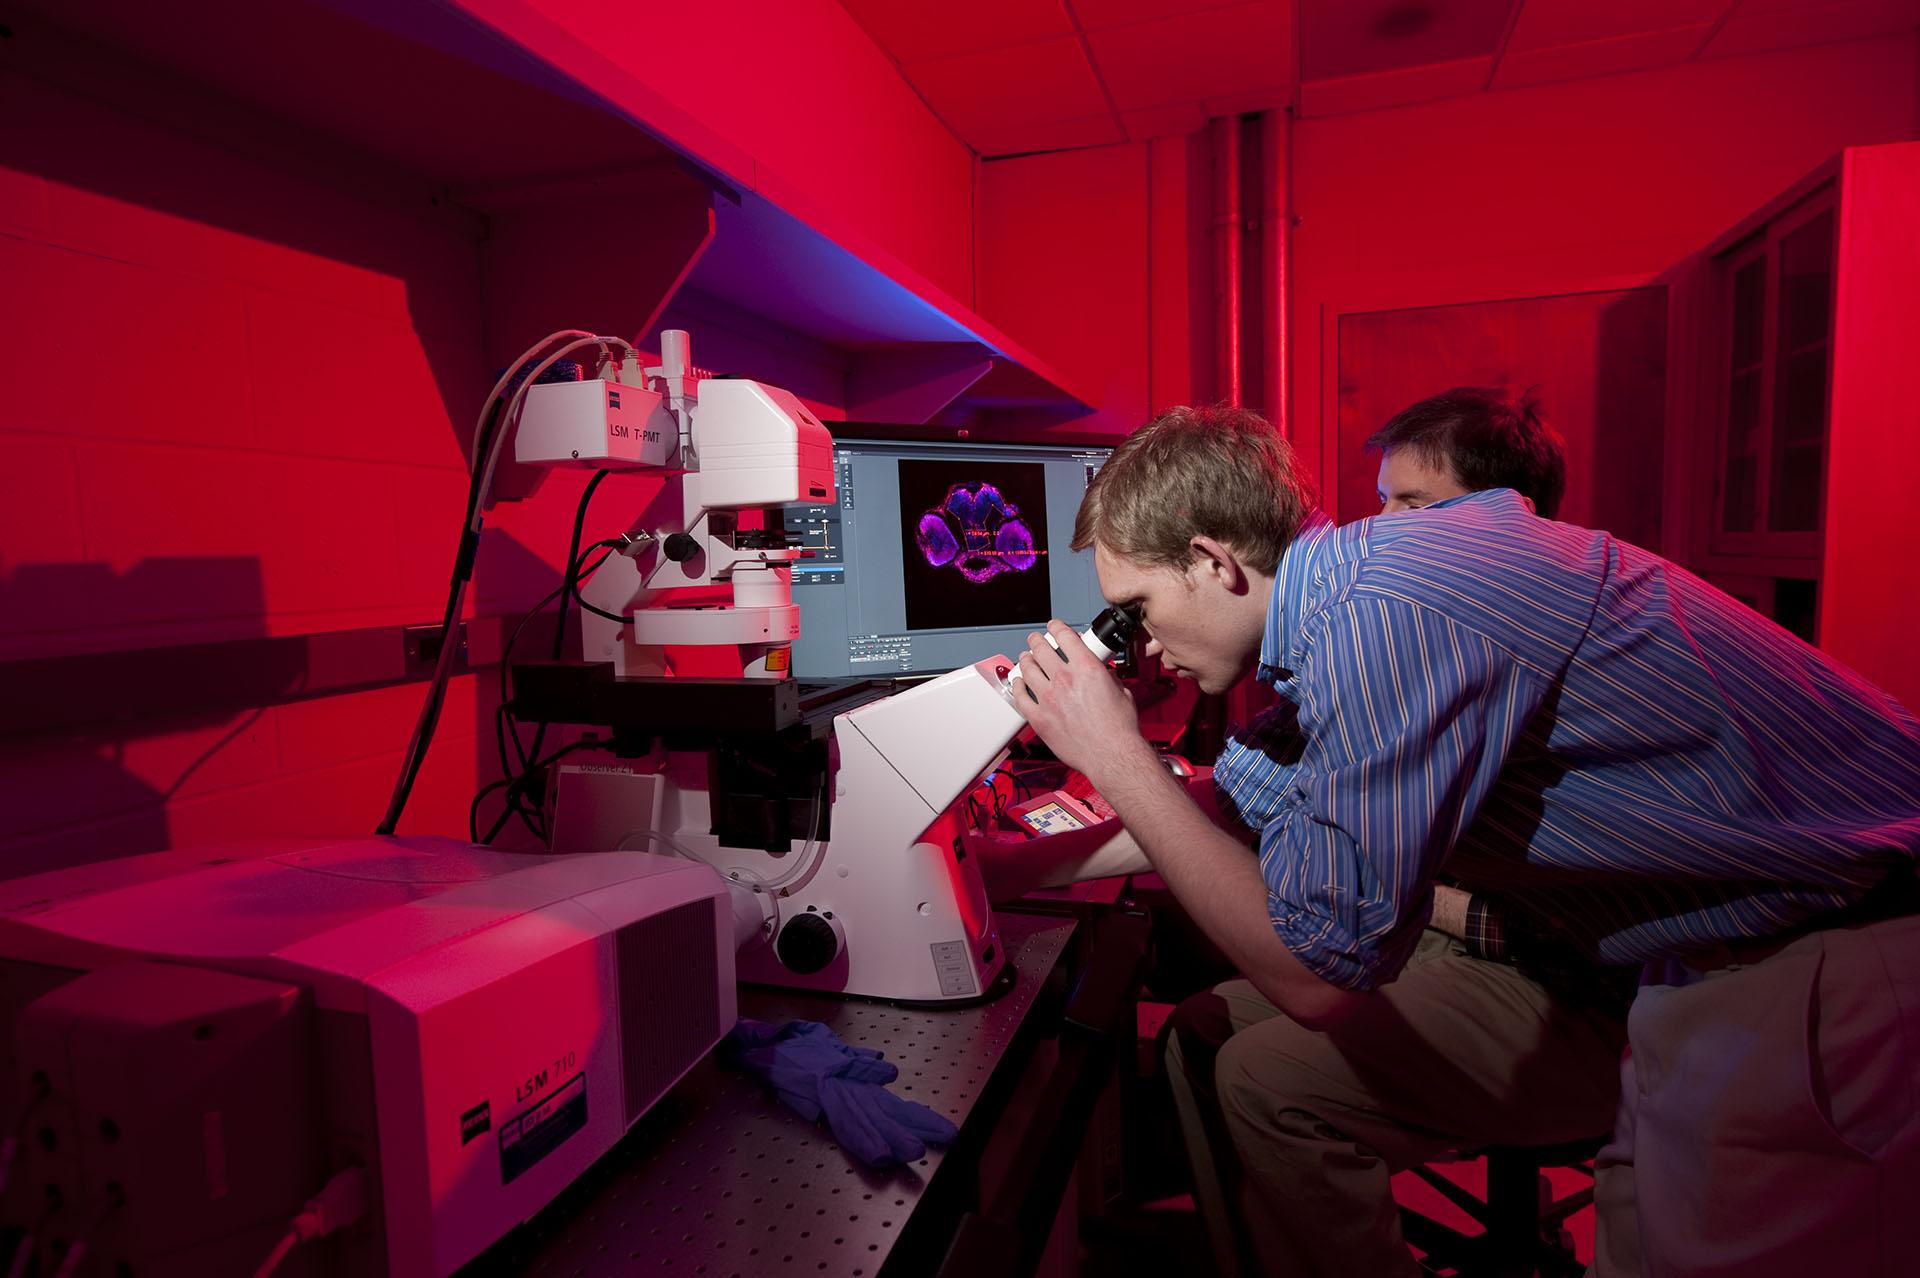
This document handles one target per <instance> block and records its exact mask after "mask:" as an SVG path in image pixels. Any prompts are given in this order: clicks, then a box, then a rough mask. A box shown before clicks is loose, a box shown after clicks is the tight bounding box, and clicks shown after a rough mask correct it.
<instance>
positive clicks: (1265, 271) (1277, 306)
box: [1260, 110, 1294, 439]
mask: <svg viewBox="0 0 1920 1278" xmlns="http://www.w3.org/2000/svg"><path fill="white" fill-rule="evenodd" d="M1292 123H1293V113H1292V112H1290V111H1286V110H1276V111H1267V112H1264V113H1262V115H1261V117H1260V172H1261V176H1262V178H1263V179H1264V180H1263V181H1262V182H1261V201H1260V331H1261V333H1262V334H1263V335H1264V336H1265V339H1266V340H1265V341H1264V342H1263V343H1262V346H1263V347H1264V349H1263V350H1262V352H1261V360H1260V372H1261V399H1260V407H1261V409H1262V410H1263V411H1264V412H1265V413H1266V415H1267V417H1268V418H1269V419H1270V420H1271V421H1272V422H1274V424H1276V425H1277V426H1279V427H1280V429H1281V431H1282V433H1284V434H1285V435H1286V436H1287V438H1289V439H1292V438H1293V437H1294V421H1293V402H1292V389H1291V388H1292V385H1293V375H1292V374H1293V353H1292V349H1291V343H1290V341H1289V338H1290V337H1291V335H1292V315H1291V308H1290V307H1289V305H1288V301H1289V299H1288V290H1289V287H1290V285H1291V282H1292V281H1291V279H1290V273H1291V269H1292V254H1291V252H1290V251H1289V249H1290V247H1291V241H1292V239H1293V147H1292V136H1291V135H1292V128H1291V126H1292Z"/></svg>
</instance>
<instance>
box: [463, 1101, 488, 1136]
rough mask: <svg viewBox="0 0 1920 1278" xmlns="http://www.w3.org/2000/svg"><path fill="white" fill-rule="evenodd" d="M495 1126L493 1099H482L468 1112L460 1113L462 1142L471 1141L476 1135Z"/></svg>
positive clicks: (484, 1132)
mask: <svg viewBox="0 0 1920 1278" xmlns="http://www.w3.org/2000/svg"><path fill="white" fill-rule="evenodd" d="M492 1127H493V1112H492V1102H491V1101H481V1102H480V1103H479V1104H478V1105H475V1106H474V1107H473V1108H472V1109H470V1110H468V1111H467V1112H466V1113H464V1114H462V1115H460V1143H461V1144H462V1145H465V1144H468V1143H470V1142H471V1141H472V1140H473V1138H474V1137H476V1136H481V1135H484V1134H486V1132H487V1131H488V1130H490V1129H491V1128H492Z"/></svg>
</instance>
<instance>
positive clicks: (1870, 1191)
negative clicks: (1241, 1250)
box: [1355, 916, 1920, 1278]
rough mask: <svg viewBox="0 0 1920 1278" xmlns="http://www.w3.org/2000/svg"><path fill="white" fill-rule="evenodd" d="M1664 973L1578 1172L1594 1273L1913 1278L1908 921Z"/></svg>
mask: <svg viewBox="0 0 1920 1278" xmlns="http://www.w3.org/2000/svg"><path fill="white" fill-rule="evenodd" d="M1670 968H1671V979H1667V980H1661V981H1650V982H1649V983H1648V984H1646V985H1645V986H1643V987H1642V989H1641V990H1640V994H1639V997H1638V998H1636V999H1635V1000H1634V1004H1633V1010H1632V1013H1631V1015H1630V1016H1629V1018H1628V1029H1629V1034H1630V1037H1631V1040H1632V1045H1633V1052H1632V1055H1631V1056H1630V1057H1629V1059H1628V1061H1627V1063H1626V1065H1625V1066H1624V1067H1623V1070H1622V1074H1623V1080H1622V1083H1623V1085H1622V1089H1621V1097H1620V1115H1619V1120H1618V1122H1617V1123H1616V1125H1615V1128H1614V1138H1613V1142H1612V1143H1611V1144H1610V1145H1608V1146H1607V1147H1606V1148H1605V1149H1603V1150H1602V1151H1601V1152H1600V1156H1599V1158H1598V1159H1597V1160H1596V1161H1595V1163H1594V1168H1595V1171H1596V1173H1597V1174H1596V1179H1595V1202H1596V1204H1597V1206H1598V1208H1599V1223H1598V1228H1597V1230H1596V1236H1595V1257H1594V1262H1595V1263H1594V1269H1593V1272H1594V1273H1595V1274H1596V1275H1598V1276H1599V1278H1630V1276H1632V1275H1639V1274H1645V1275H1648V1276H1649V1278H1670V1276H1671V1278H1680V1276H1682V1275H1684V1276H1685V1278H1715V1276H1717V1275H1732V1274H1739V1275H1743V1276H1744V1278H1775V1276H1776V1275H1777V1276H1778V1278H1787V1276H1788V1275H1795V1276H1798V1275H1816V1276H1821V1278H1856V1275H1889V1276H1890V1275H1894V1274H1910V1273H1913V1272H1914V1271H1915V1265H1914V1260H1913V1257H1912V1255H1911V1254H1910V1251H1911V1247H1912V1240H1911V1233H1912V1227H1911V1221H1912V1218H1913V1215H1914V1213H1915V1212H1920V916H1914V917H1907V918H1896V919H1889V920H1885V921H1882V922H1878V923H1871V924H1866V925H1861V926H1854V927H1843V928H1829V929H1827V930H1825V931H1820V932H1814V933H1811V934H1809V935H1807V936H1803V937H1800V938H1799V939H1797V940H1795V941H1793V942H1792V943H1790V944H1788V945H1786V946H1784V947H1783V948H1781V949H1780V950H1778V952H1776V953H1774V954H1772V955H1770V956H1768V957H1766V958H1763V959H1760V960H1759V961H1757V962H1751V963H1748V964H1746V965H1728V966H1725V967H1722V968H1719V969H1717V970H1714V971H1712V972H1710V973H1701V972H1699V971H1695V970H1689V969H1685V968H1682V967H1680V966H1678V965H1670ZM1355 1272H1360V1271H1358V1270H1356V1271H1355Z"/></svg>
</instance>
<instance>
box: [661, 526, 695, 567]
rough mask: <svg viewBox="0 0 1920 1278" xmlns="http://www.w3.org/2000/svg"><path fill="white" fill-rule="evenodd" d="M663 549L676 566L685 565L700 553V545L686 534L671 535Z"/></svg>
mask: <svg viewBox="0 0 1920 1278" xmlns="http://www.w3.org/2000/svg"><path fill="white" fill-rule="evenodd" d="M661 549H662V550H663V551H665V552H666V556H667V558H669V559H671V560H673V562H675V563H676V564H684V563H685V562H687V560H689V559H691V558H693V557H694V556H695V555H697V554H699V553H700V543H699V542H698V541H697V540H695V539H694V538H692V537H689V536H688V535H687V534H686V533H670V534H668V536H667V541H666V544H665V545H664V546H662V547H661Z"/></svg>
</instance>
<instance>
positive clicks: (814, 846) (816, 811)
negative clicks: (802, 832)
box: [614, 788, 821, 895]
mask: <svg viewBox="0 0 1920 1278" xmlns="http://www.w3.org/2000/svg"><path fill="white" fill-rule="evenodd" d="M819 823H820V791H819V790H818V789H817V788H816V789H815V790H814V792H813V805H812V808H811V809H810V810H809V812H808V813H807V834H808V838H807V842H806V846H804V847H802V848H801V849H800V856H799V859H798V860H797V861H796V862H795V864H794V867H793V868H792V869H791V870H789V871H787V872H786V873H785V874H783V875H781V876H780V877H779V878H777V879H774V880H772V881H771V882H763V881H761V880H759V879H757V878H750V879H747V880H745V881H746V883H747V885H748V886H749V887H752V888H753V889H755V890H756V891H760V892H765V893H767V894H769V895H772V894H774V893H777V892H779V891H780V890H781V889H782V888H784V887H786V886H787V885H788V884H790V883H792V882H793V881H794V880H795V879H798V878H800V877H801V876H802V875H804V874H807V872H808V871H809V870H811V869H813V868H814V862H815V860H816V857H815V853H816V851H817V850H819V849H820V847H821V844H820V840H819V839H818V838H817V837H814V831H815V830H817V829H819ZM635 839H644V840H646V841H647V842H649V843H664V844H666V845H667V846H668V847H669V848H672V849H673V850H674V851H675V852H677V853H679V854H680V855H681V856H683V857H685V858H686V859H687V860H689V861H698V862H699V863H700V864H702V865H704V866H707V867H708V868H709V869H712V870H715V871H718V872H719V873H721V874H724V875H726V876H727V877H728V878H730V879H733V880H735V881H739V880H740V879H741V877H742V874H743V872H744V873H746V874H751V873H752V871H751V870H749V869H747V868H746V867H744V866H738V865H734V866H721V865H718V864H716V863H715V862H714V860H713V859H712V858H711V857H706V856H702V855H701V854H700V853H698V852H695V851H694V850H693V849H692V848H689V847H688V846H687V845H686V844H684V843H681V842H680V841H679V840H677V839H675V838H674V837H673V836H672V835H669V834H667V833H666V832H665V831H662V830H635V831H634V832H633V833H632V834H629V835H628V836H627V837H626V838H624V839H621V840H620V843H619V846H618V847H616V848H615V849H614V851H616V852H632V851H634V850H635V849H634V848H633V847H632V846H631V845H632V843H633V841H634V840H635Z"/></svg>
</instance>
